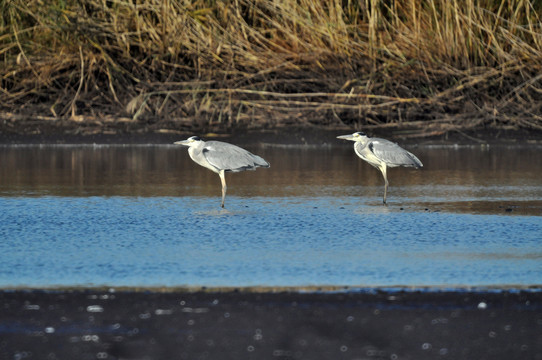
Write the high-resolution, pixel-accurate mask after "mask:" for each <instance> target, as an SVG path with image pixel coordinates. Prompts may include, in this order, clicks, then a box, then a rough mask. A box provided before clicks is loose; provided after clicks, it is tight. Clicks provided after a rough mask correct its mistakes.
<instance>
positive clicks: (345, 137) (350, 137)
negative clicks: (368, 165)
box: [337, 131, 368, 141]
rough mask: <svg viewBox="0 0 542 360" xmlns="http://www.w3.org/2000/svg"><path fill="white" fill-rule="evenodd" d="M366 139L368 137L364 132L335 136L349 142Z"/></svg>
mask: <svg viewBox="0 0 542 360" xmlns="http://www.w3.org/2000/svg"><path fill="white" fill-rule="evenodd" d="M367 138H368V136H367V135H366V134H365V133H364V132H361V131H358V132H355V133H353V134H348V135H341V136H337V139H343V140H350V141H361V140H363V139H367Z"/></svg>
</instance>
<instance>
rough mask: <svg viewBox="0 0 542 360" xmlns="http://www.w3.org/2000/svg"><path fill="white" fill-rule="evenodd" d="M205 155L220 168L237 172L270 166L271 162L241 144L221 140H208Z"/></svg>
mask: <svg viewBox="0 0 542 360" xmlns="http://www.w3.org/2000/svg"><path fill="white" fill-rule="evenodd" d="M203 155H204V156H205V158H206V159H207V161H208V162H209V163H210V164H211V165H213V166H214V167H216V168H218V169H219V170H225V171H234V172H236V171H243V170H250V169H254V168H256V167H269V163H268V162H267V161H265V160H264V159H262V158H261V157H259V156H257V155H254V154H251V153H250V152H248V151H247V150H245V149H243V148H240V147H239V146H236V145H232V144H228V143H224V142H221V141H208V142H207V143H206V144H205V147H204V148H203Z"/></svg>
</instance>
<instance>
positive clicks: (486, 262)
mask: <svg viewBox="0 0 542 360" xmlns="http://www.w3.org/2000/svg"><path fill="white" fill-rule="evenodd" d="M247 148H249V149H250V150H251V151H253V152H254V153H257V154H259V155H261V156H262V157H264V158H265V159H266V160H268V161H269V162H270V163H271V168H269V169H258V170H257V171H255V172H245V173H240V174H228V175H227V180H228V186H229V187H228V195H227V197H226V209H225V210H222V209H220V181H219V178H218V176H217V175H216V174H214V173H212V172H210V171H208V170H206V169H204V168H202V167H200V166H198V165H196V164H195V163H193V162H192V161H191V160H190V158H189V156H188V154H187V151H186V149H183V148H179V147H175V146H169V145H153V146H151V145H148V146H146V145H126V146H123V145H116V146H109V145H108V146H105V145H73V146H71V145H64V146H54V145H41V146H40V145H19V146H14V145H9V146H7V145H6V146H0V164H1V167H0V212H1V220H0V238H1V239H2V241H1V242H0V287H17V286H29V287H49V286H94V285H96V286H98V285H107V286H162V285H166V286H187V285H188V286H192V285H193V286H311V285H316V286H321V285H351V286H396V285H407V286H426V285H427V286H449V287H454V286H505V285H515V286H529V285H540V284H541V283H542V281H541V279H542V240H541V239H542V176H541V175H542V161H541V160H540V159H541V156H542V149H541V148H540V147H505V146H501V147H479V146H476V147H455V148H454V147H418V148H409V150H411V151H412V152H414V153H415V154H416V155H417V156H418V157H419V158H420V160H421V161H422V162H423V163H424V168H423V169H421V170H413V169H405V168H400V169H391V170H390V171H389V172H388V177H389V180H390V189H389V192H388V205H387V206H385V205H383V204H382V192H383V181H382V178H381V175H380V173H379V172H378V171H377V170H376V169H374V168H372V167H370V166H369V165H367V164H366V163H364V162H363V161H361V160H360V159H359V158H357V157H356V156H355V155H354V152H353V149H352V147H351V144H347V143H345V144H344V146H337V147H325V148H308V149H306V148H305V149H302V148H297V147H287V146H282V147H277V146H260V147H250V146H248V147H247Z"/></svg>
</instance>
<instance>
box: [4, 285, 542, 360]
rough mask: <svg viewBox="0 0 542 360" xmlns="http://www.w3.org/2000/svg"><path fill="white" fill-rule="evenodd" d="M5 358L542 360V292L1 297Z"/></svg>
mask: <svg viewBox="0 0 542 360" xmlns="http://www.w3.org/2000/svg"><path fill="white" fill-rule="evenodd" d="M0 303H1V304H2V306H1V307H0V339H1V341H0V358H1V359H81V360H82V359H478V360H480V359H542V292H540V291H539V290H536V289H535V290H528V289H527V290H503V291H498V290H490V291H471V290H453V291H448V290H401V289H399V290H381V289H365V290H363V289H361V290H347V291H303V290H301V291H281V290H278V291H277V290H265V289H256V290H243V289H241V290H235V289H232V290H227V291H225V290H220V289H218V290H213V289H207V290H200V291H194V290H182V289H175V290H171V289H170V290H166V291H160V290H156V289H150V290H149V289H147V290H145V289H143V290H141V289H137V290H126V289H103V290H102V289H89V290H85V289H74V290H66V289H63V290H47V291H42V290H3V291H0Z"/></svg>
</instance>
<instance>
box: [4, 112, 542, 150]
mask: <svg viewBox="0 0 542 360" xmlns="http://www.w3.org/2000/svg"><path fill="white" fill-rule="evenodd" d="M6 123H7V122H6V121H4V122H2V119H1V115H0V144H170V143H173V142H174V141H177V140H179V139H185V138H187V137H189V136H193V135H198V136H202V137H204V138H206V139H217V140H225V141H235V142H236V143H238V144H270V145H285V144H286V145H334V144H340V143H341V142H340V141H338V140H336V139H335V137H336V136H337V135H342V134H348V133H352V132H354V131H364V132H366V133H367V134H369V135H371V136H377V137H383V138H387V139H390V140H394V141H397V142H400V143H401V144H420V145H454V144H460V145H480V144H494V145H522V146H523V145H528V146H529V145H542V131H536V130H525V129H520V130H495V129H482V130H477V131H466V132H463V131H451V132H449V133H446V134H443V135H438V136H411V135H410V134H409V133H408V132H406V133H405V132H403V131H399V130H396V129H391V128H389V129H388V128H375V127H370V126H369V127H363V128H354V127H353V128H349V127H344V128H341V129H336V128H325V127H314V126H307V127H298V126H292V127H280V128H271V129H258V130H249V129H246V128H238V129H230V130H227V131H226V130H220V129H216V130H211V131H208V130H205V131H203V130H187V129H184V130H164V131H161V130H152V129H147V128H145V127H136V128H132V129H116V130H111V129H109V130H108V129H107V128H104V127H100V126H96V127H95V128H94V127H92V128H91V131H85V130H81V129H85V128H86V126H87V125H81V124H77V123H70V122H68V123H62V122H59V123H58V124H56V125H51V124H45V126H44V125H43V124H41V125H37V126H36V125H35V124H36V123H38V124H39V121H37V122H36V121H29V123H33V124H34V127H32V126H30V125H29V126H26V125H25V122H24V121H22V122H17V123H13V124H12V125H10V126H9V127H7V126H6ZM81 126H83V128H81Z"/></svg>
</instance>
